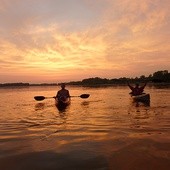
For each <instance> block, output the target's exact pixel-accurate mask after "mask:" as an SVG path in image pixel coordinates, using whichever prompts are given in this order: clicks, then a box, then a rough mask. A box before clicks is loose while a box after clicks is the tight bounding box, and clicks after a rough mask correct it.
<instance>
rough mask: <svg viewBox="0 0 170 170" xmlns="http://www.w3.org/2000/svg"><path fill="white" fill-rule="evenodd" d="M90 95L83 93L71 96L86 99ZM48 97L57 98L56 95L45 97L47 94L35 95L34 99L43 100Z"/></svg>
mask: <svg viewBox="0 0 170 170" xmlns="http://www.w3.org/2000/svg"><path fill="white" fill-rule="evenodd" d="M89 96H90V94H82V95H80V96H70V97H80V98H83V99H86V98H88V97H89ZM48 98H54V99H55V98H56V97H55V96H54V97H45V96H35V97H34V99H35V100H37V101H41V100H44V99H48Z"/></svg>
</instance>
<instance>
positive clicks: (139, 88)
mask: <svg viewBox="0 0 170 170" xmlns="http://www.w3.org/2000/svg"><path fill="white" fill-rule="evenodd" d="M127 84H128V86H129V88H130V89H131V90H132V92H130V94H131V95H132V96H137V95H141V94H142V93H143V91H144V88H145V86H146V84H147V83H145V84H144V85H143V86H139V83H136V84H135V87H133V86H131V85H130V84H129V82H128V83H127Z"/></svg>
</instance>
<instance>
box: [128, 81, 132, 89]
mask: <svg viewBox="0 0 170 170" xmlns="http://www.w3.org/2000/svg"><path fill="white" fill-rule="evenodd" d="M127 85H128V86H129V88H130V89H131V90H133V87H132V86H131V85H130V84H129V82H127Z"/></svg>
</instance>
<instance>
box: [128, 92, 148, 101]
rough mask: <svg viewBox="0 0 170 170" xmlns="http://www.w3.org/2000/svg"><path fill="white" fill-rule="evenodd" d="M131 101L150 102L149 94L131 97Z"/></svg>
mask: <svg viewBox="0 0 170 170" xmlns="http://www.w3.org/2000/svg"><path fill="white" fill-rule="evenodd" d="M131 97H132V99H133V101H136V102H150V94H148V93H143V94H141V95H137V96H133V95H132V96H131Z"/></svg>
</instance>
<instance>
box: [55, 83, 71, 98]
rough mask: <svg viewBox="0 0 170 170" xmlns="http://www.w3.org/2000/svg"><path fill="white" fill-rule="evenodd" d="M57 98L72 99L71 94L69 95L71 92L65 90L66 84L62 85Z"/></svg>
mask: <svg viewBox="0 0 170 170" xmlns="http://www.w3.org/2000/svg"><path fill="white" fill-rule="evenodd" d="M56 97H57V98H58V99H66V98H69V97H70V93H69V91H68V90H67V89H65V84H64V83H62V84H61V90H59V91H58V92H57V95H56Z"/></svg>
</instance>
